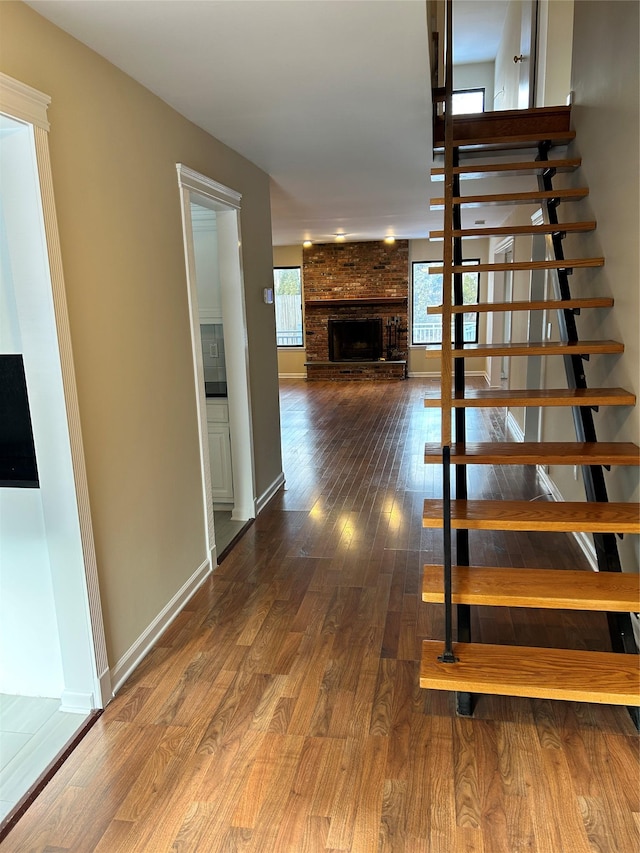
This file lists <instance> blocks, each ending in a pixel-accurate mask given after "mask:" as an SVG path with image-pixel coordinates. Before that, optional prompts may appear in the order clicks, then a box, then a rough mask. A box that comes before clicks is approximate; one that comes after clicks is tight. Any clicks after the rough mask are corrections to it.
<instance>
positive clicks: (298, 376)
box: [278, 373, 307, 379]
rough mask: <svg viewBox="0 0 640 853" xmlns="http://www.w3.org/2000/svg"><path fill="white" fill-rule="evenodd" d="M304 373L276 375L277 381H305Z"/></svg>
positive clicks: (305, 375)
mask: <svg viewBox="0 0 640 853" xmlns="http://www.w3.org/2000/svg"><path fill="white" fill-rule="evenodd" d="M306 378H307V374H306V373H278V379H306Z"/></svg>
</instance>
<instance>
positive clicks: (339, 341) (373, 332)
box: [329, 317, 382, 361]
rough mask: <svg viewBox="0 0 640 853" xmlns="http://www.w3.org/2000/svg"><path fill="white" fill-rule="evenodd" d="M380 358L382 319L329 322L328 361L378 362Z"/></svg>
mask: <svg viewBox="0 0 640 853" xmlns="http://www.w3.org/2000/svg"><path fill="white" fill-rule="evenodd" d="M381 357H382V319H381V318H380V317H375V318H374V319H371V320H329V360H330V361H378V360H379V359H380V358H381Z"/></svg>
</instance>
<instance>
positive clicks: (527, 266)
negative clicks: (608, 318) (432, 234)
mask: <svg viewBox="0 0 640 853" xmlns="http://www.w3.org/2000/svg"><path fill="white" fill-rule="evenodd" d="M602 266H604V258H602V257H600V258H563V259H562V260H561V261H558V260H549V261H509V262H508V263H507V262H505V263H502V262H500V263H492V264H473V265H470V264H454V265H453V266H452V267H451V272H454V273H466V272H509V271H510V270H511V271H517V272H520V271H521V270H569V269H581V268H585V267H602ZM428 272H429V274H430V275H442V274H443V273H444V267H443V266H436V267H429V268H428Z"/></svg>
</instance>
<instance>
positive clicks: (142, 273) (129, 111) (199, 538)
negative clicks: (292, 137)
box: [0, 2, 281, 667]
mask: <svg viewBox="0 0 640 853" xmlns="http://www.w3.org/2000/svg"><path fill="white" fill-rule="evenodd" d="M0 68H1V70H2V71H3V72H5V73H6V74H8V75H10V76H12V77H14V78H16V79H18V80H20V81H21V82H23V83H26V84H28V85H30V86H33V87H35V88H36V89H39V90H41V91H43V92H46V93H47V94H49V95H50V96H51V98H52V104H51V107H50V110H49V119H50V121H51V132H50V150H51V160H52V172H53V182H54V189H55V194H56V206H57V213H58V223H59V228H60V239H61V246H62V258H63V264H64V275H65V282H66V290H67V300H68V306H69V316H70V327H71V336H72V344H73V350H74V362H75V369H76V374H77V383H78V394H79V405H80V415H81V419H82V428H83V438H84V443H85V453H86V462H87V472H88V483H89V491H90V500H91V509H92V516H93V524H94V533H95V540H96V549H97V559H98V571H99V580H100V589H101V595H102V602H103V607H104V611H105V612H104V617H105V628H106V636H107V646H108V654H109V663H110V665H111V667H113V666H114V664H116V662H117V661H118V660H119V659H120V658H121V657H122V656H123V655H124V654H125V652H127V650H128V649H129V648H130V646H131V645H132V644H133V643H135V642H136V641H137V640H138V638H139V637H140V635H141V634H142V632H144V631H145V629H146V628H147V626H148V625H149V624H150V623H151V622H152V621H153V620H154V619H155V618H156V617H157V616H158V614H159V613H160V612H161V611H162V610H163V608H164V607H165V606H166V605H167V603H168V602H169V601H170V600H171V599H172V597H173V596H175V595H176V593H177V592H178V591H179V590H180V589H181V587H182V586H183V585H184V584H185V582H186V581H187V580H188V579H189V578H190V577H191V576H192V575H193V574H194V572H196V570H197V569H198V567H199V566H201V565H202V564H203V562H204V561H205V559H206V552H205V533H204V516H203V509H202V487H201V477H200V460H199V445H198V435H197V416H196V402H195V400H196V397H195V393H196V392H195V387H194V382H193V367H192V360H191V342H190V331H189V318H188V303H187V288H186V276H185V263H184V250H183V241H182V225H181V214H180V202H179V192H178V183H177V176H176V163H178V162H180V163H184V164H185V165H188V166H190V167H191V168H193V169H195V170H197V171H199V172H201V173H203V174H204V175H207V176H208V177H210V178H213V179H214V180H216V181H218V182H220V183H222V184H224V185H226V186H229V187H231V188H232V189H234V190H236V191H238V192H240V193H242V196H243V200H242V215H241V228H242V237H243V250H242V254H243V258H242V263H243V270H244V279H245V300H246V313H247V327H248V348H249V361H250V371H251V377H250V380H251V395H252V396H251V404H252V417H253V431H254V435H253V440H254V447H255V456H256V493H257V494H258V495H260V494H261V493H262V492H263V491H265V490H267V489H268V488H269V486H270V485H271V484H272V483H273V482H275V481H276V479H277V477H278V474H279V473H280V471H281V461H280V452H279V448H280V441H279V410H278V397H277V361H276V352H275V347H274V321H273V316H272V312H270V311H269V309H270V306H266V305H265V304H264V302H263V299H262V289H263V287H264V286H265V282H266V281H268V280H269V279H270V277H271V266H272V254H271V221H270V208H269V181H268V176H267V175H266V174H264V173H263V172H262V171H261V170H259V169H258V168H256V167H255V166H253V165H252V164H251V163H249V162H248V161H246V160H245V159H244V158H242V157H240V156H239V155H238V154H236V153H235V152H234V151H232V150H230V149H229V148H227V147H226V146H224V145H223V144H222V143H220V142H218V141H217V140H215V139H213V138H212V137H211V136H209V135H208V134H206V133H205V132H203V131H201V130H200V129H198V128H196V127H195V126H194V125H193V124H191V123H190V122H189V121H187V120H186V119H185V118H183V117H182V116H180V115H179V114H178V113H176V112H175V111H174V110H172V109H171V108H170V107H169V106H167V105H166V104H165V103H163V102H162V101H161V100H160V99H158V98H157V97H156V96H154V95H153V94H151V93H150V92H149V91H148V90H146V89H144V88H143V87H142V86H140V85H139V84H137V83H136V82H135V81H133V80H132V79H131V78H130V77H128V76H127V75H125V74H123V73H122V72H121V71H120V70H118V69H117V68H116V67H115V66H113V65H111V64H110V63H108V62H107V61H106V60H104V59H102V58H101V57H100V56H98V55H97V54H96V53H94V52H93V51H91V50H89V49H88V48H86V47H85V46H84V45H82V44H81V43H80V42H78V41H76V40H75V39H73V38H71V37H70V36H69V35H67V34H66V33H64V32H63V31H62V30H60V29H58V28H56V27H54V26H53V25H52V24H50V23H49V22H48V21H46V20H45V19H43V18H42V17H40V16H39V15H37V14H36V13H35V12H33V11H32V10H31V9H30V8H29V7H28V6H26V5H24V4H22V3H14V2H3V3H0Z"/></svg>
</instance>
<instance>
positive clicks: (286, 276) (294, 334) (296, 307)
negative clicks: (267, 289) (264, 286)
mask: <svg viewBox="0 0 640 853" xmlns="http://www.w3.org/2000/svg"><path fill="white" fill-rule="evenodd" d="M273 293H274V301H275V308H276V344H277V346H279V347H301V346H302V345H303V342H304V340H303V332H302V273H301V269H300V267H275V269H274V270H273Z"/></svg>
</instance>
